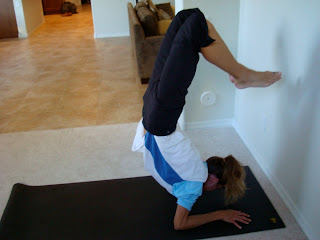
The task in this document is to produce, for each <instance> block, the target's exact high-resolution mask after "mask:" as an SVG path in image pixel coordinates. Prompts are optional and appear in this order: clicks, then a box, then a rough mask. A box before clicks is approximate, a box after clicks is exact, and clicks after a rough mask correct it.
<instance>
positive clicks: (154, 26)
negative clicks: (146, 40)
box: [137, 7, 159, 37]
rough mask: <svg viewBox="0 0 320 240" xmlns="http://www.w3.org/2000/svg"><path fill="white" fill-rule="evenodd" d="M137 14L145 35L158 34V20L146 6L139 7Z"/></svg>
mask: <svg viewBox="0 0 320 240" xmlns="http://www.w3.org/2000/svg"><path fill="white" fill-rule="evenodd" d="M137 15H138V18H139V21H140V23H141V25H142V28H143V30H144V34H145V36H146V37H149V36H155V35H159V30H158V20H157V19H156V18H155V16H154V15H153V13H152V12H151V10H150V9H149V8H148V7H139V8H138V10H137Z"/></svg>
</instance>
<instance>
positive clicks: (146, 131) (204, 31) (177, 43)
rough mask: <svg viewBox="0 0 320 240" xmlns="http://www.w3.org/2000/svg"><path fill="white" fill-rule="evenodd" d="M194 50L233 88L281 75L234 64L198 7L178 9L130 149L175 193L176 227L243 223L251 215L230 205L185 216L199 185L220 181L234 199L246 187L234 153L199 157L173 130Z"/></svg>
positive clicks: (217, 184) (207, 187)
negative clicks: (203, 160) (210, 223)
mask: <svg viewBox="0 0 320 240" xmlns="http://www.w3.org/2000/svg"><path fill="white" fill-rule="evenodd" d="M199 52H201V53H202V55H203V56H204V57H205V59H206V60H208V61H209V62H211V63H212V64H214V65H216V66H218V67H219V68H221V69H222V70H224V71H226V72H228V73H229V78H230V81H231V82H232V83H233V84H234V85H235V86H236V87H237V88H247V87H267V86H269V85H271V84H273V83H274V82H276V81H278V80H280V78H281V73H279V72H277V73H272V72H256V71H253V70H251V69H248V68H246V67H244V66H243V65H241V64H239V63H238V62H237V61H236V60H235V59H234V58H233V56H232V55H231V53H230V51H229V50H228V48H227V46H226V45H225V43H224V41H223V40H222V38H221V37H220V36H219V34H218V33H217V32H216V30H215V28H214V27H213V25H212V24H211V23H210V22H209V21H207V20H206V19H205V18H204V15H203V14H202V12H201V11H200V10H199V9H189V10H183V11H181V12H179V13H178V14H177V15H176V17H175V18H174V19H173V21H172V23H171V25H170V26H169V28H168V30H167V33H166V35H165V37H164V39H163V42H162V44H161V47H160V50H159V53H158V55H157V59H156V62H155V65H154V69H153V73H152V76H151V78H150V81H149V86H148V89H147V91H146V93H145V95H144V97H143V100H144V106H143V114H142V115H143V118H142V120H141V121H140V123H139V125H138V128H137V133H136V136H135V139H134V142H133V146H132V150H133V151H141V152H143V154H144V162H145V168H146V170H148V171H149V172H150V173H151V174H152V176H153V177H154V178H155V180H156V181H158V183H159V184H160V185H162V186H163V187H164V188H166V189H167V191H168V192H169V193H171V194H172V195H174V196H175V197H177V199H178V200H177V209H176V214H175V217H174V228H175V229H176V230H183V229H190V228H194V227H197V226H200V225H203V224H206V223H208V222H212V221H216V220H223V221H226V222H230V223H233V224H234V225H235V226H237V227H238V228H241V226H240V225H239V224H238V223H237V222H241V223H244V224H248V223H249V222H250V221H251V220H250V219H249V215H248V214H246V213H243V212H240V211H234V210H231V209H229V210H222V211H216V212H211V213H207V214H201V215H193V216H189V212H190V211H191V208H192V206H193V204H194V203H195V201H196V200H197V198H198V197H199V196H201V194H202V191H203V190H205V191H213V190H215V189H217V188H220V187H225V190H226V191H225V193H226V202H227V203H232V202H235V201H236V200H237V199H239V198H240V197H242V196H243V194H244V191H245V185H244V182H243V181H244V171H243V168H242V167H241V165H240V164H239V162H238V161H237V160H236V159H234V158H233V157H232V156H228V157H227V158H225V159H224V158H217V157H213V158H210V159H208V160H207V161H206V162H205V163H203V162H202V160H201V158H200V154H199V153H198V151H197V149H196V148H195V147H194V146H193V144H192V143H191V141H190V140H189V139H188V138H187V137H186V136H185V135H184V134H183V133H182V132H181V131H179V130H176V127H177V121H178V118H179V116H180V114H181V112H182V109H183V106H184V104H185V97H186V95H187V93H188V91H187V89H188V87H189V86H190V84H191V82H192V79H193V77H194V75H195V72H196V67H197V63H198V61H199Z"/></svg>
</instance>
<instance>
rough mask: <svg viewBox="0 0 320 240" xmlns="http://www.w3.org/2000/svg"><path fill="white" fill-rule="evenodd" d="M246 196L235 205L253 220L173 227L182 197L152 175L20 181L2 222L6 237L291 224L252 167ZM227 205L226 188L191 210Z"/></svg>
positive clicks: (136, 235) (133, 234) (196, 235)
mask: <svg viewBox="0 0 320 240" xmlns="http://www.w3.org/2000/svg"><path fill="white" fill-rule="evenodd" d="M245 169H246V173H247V176H246V183H247V187H248V190H247V192H246V195H245V198H244V199H242V200H241V201H239V202H238V203H236V204H235V205H233V206H230V208H232V209H235V210H241V211H243V212H246V213H248V214H250V215H251V219H252V222H251V223H250V224H249V225H245V224H241V225H242V226H243V228H242V229H241V230H240V229H238V228H236V227H235V226H234V225H233V224H230V223H226V222H223V221H215V222H212V223H209V224H206V225H203V226H200V227H198V228H195V229H192V230H186V231H175V230H174V229H173V217H174V214H175V209H176V199H175V198H174V197H172V196H171V195H170V194H169V193H167V192H166V190H164V189H163V188H162V187H161V186H160V185H158V183H157V182H156V181H155V180H154V179H153V178H152V177H137V178H128V179H116V180H106V181H96V182H84V183H71V184H60V185H49V186H26V185H23V184H15V185H14V186H13V189H12V193H11V195H10V199H9V201H8V203H7V206H6V209H5V211H4V213H3V216H2V218H1V222H0V239H2V240H4V239H10V240H14V239H23V240H26V239H33V240H34V239H46V240H48V239H57V240H58V239H59V240H60V239H90V240H91V239H139V240H140V239H148V240H150V239H153V240H154V239H161V240H163V239H166V240H170V239H204V238H212V237H218V236H227V235H235V234H243V233H249V232H256V231H263V230H269V229H276V228H283V227H285V225H284V223H283V222H282V220H281V218H280V217H279V215H278V213H277V212H276V210H275V209H274V208H273V206H272V204H271V202H270V201H269V199H268V197H267V196H266V195H265V193H264V191H263V190H262V188H261V187H260V185H259V183H258V182H257V180H256V179H255V177H254V175H253V174H252V172H251V171H250V169H249V168H248V167H245ZM220 209H225V207H224V205H223V189H218V190H215V191H213V192H205V193H204V194H203V195H202V196H201V197H200V198H199V199H198V201H197V202H196V204H195V205H194V207H193V210H192V212H191V214H199V213H207V212H210V211H215V210H220Z"/></svg>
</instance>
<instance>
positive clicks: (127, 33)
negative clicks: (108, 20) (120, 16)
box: [94, 32, 130, 38]
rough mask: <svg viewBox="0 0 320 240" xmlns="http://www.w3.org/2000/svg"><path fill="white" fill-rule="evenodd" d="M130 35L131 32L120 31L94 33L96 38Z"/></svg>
mask: <svg viewBox="0 0 320 240" xmlns="http://www.w3.org/2000/svg"><path fill="white" fill-rule="evenodd" d="M127 36H130V33H129V32H120V33H94V38H110V37H127Z"/></svg>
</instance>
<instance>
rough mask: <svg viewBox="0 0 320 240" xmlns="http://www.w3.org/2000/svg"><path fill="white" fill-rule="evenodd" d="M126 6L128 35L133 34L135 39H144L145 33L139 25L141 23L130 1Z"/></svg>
mask: <svg viewBox="0 0 320 240" xmlns="http://www.w3.org/2000/svg"><path fill="white" fill-rule="evenodd" d="M127 7H128V18H129V28H130V35H131V36H132V37H133V36H134V38H135V40H136V41H142V40H144V39H145V34H144V31H143V28H142V26H141V23H140V21H139V19H138V17H137V14H136V12H135V10H134V9H133V6H132V3H131V2H128V4H127Z"/></svg>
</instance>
